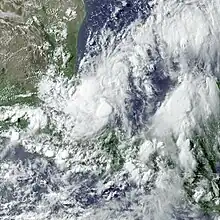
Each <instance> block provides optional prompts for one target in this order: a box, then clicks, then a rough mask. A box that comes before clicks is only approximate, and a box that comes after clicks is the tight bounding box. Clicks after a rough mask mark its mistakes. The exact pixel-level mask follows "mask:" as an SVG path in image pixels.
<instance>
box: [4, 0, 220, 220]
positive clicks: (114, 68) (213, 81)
mask: <svg viewBox="0 0 220 220" xmlns="http://www.w3.org/2000/svg"><path fill="white" fill-rule="evenodd" d="M123 2H124V1H123ZM137 3H138V1H137ZM145 3H146V8H148V9H149V8H151V11H150V13H149V16H148V18H147V19H146V20H142V19H141V18H137V19H136V20H135V21H134V22H132V23H131V24H130V25H129V26H128V27H124V28H123V29H122V30H121V31H119V32H118V33H115V32H114V31H112V30H109V29H108V28H107V29H106V28H105V27H104V28H103V29H102V30H101V31H100V32H99V35H98V36H94V38H95V39H94V38H93V37H92V38H91V39H88V41H87V45H86V46H87V47H88V53H86V54H85V56H84V57H83V58H82V60H81V62H80V65H79V77H72V78H71V79H68V78H67V77H65V75H62V74H61V75H58V74H57V63H56V62H55V63H53V62H52V63H50V65H49V66H48V68H47V70H46V74H44V75H43V76H42V77H41V78H40V82H39V83H38V87H37V89H38V91H37V97H38V98H39V99H40V100H41V102H40V104H39V105H38V106H37V107H36V106H31V107H30V106H27V105H22V104H20V105H15V106H12V107H11V106H5V107H2V108H1V121H4V122H5V123H7V125H8V127H4V128H3V129H2V131H1V136H2V146H1V154H0V156H1V157H0V158H1V163H2V166H1V170H0V171H1V175H0V176H1V181H0V184H1V185H0V186H1V194H0V195H1V197H2V201H3V202H2V206H1V210H0V211H1V215H2V216H3V217H4V218H5V219H10V218H11V219H38V220H39V219H91V220H94V219H109V220H111V219H113V220H115V219H132V220H133V219H152V220H167V219H169V220H172V219H184V220H185V219H186V220H187V219H189V220H191V219H195V220H196V219H215V217H216V219H217V218H218V217H219V213H218V211H219V202H220V197H219V174H218V170H217V168H216V167H217V166H216V165H217V163H219V161H220V158H219V155H220V153H219V138H218V136H219V113H220V112H219V110H220V109H219V104H220V103H219V102H220V101H219V88H218V86H217V80H218V78H219V50H218V47H219V40H220V35H219V30H218V23H219V17H220V11H219V8H220V3H219V1H218V0H209V1H207V0H202V1H189V0H187V1H184V0H183V1H181V2H180V1H176V0H166V1H165V0H164V1H163V0H154V1H149V2H148V3H149V5H147V4H148V3H147V2H145ZM109 19H111V17H110V18H109ZM56 33H57V34H58V35H59V33H60V32H56ZM62 33H63V32H62ZM61 35H62V34H61ZM62 36H63V35H62ZM64 36H65V32H64ZM94 40H95V41H96V44H95V45H96V46H97V48H96V47H92V50H89V49H90V48H91V46H93V45H94V44H93V42H94ZM94 50H97V51H95V52H96V53H94ZM59 51H60V50H57V53H58V52H59ZM57 53H55V55H54V56H53V58H54V59H57V57H56V54H57ZM94 54H95V55H94ZM18 119H20V120H21V119H23V120H24V119H25V120H26V121H27V124H26V127H16V122H17V121H20V120H18ZM213 152H214V153H213ZM8 216H9V217H8Z"/></svg>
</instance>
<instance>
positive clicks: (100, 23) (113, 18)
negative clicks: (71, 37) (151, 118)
mask: <svg viewBox="0 0 220 220" xmlns="http://www.w3.org/2000/svg"><path fill="white" fill-rule="evenodd" d="M84 2H85V9H86V17H85V19H84V22H83V24H82V26H81V28H80V31H79V35H78V44H77V45H78V46H77V49H78V59H77V64H79V62H80V60H81V58H82V57H83V56H84V54H85V53H86V52H87V51H86V41H87V39H88V36H89V34H90V35H91V36H94V35H97V34H98V32H99V31H100V30H101V29H102V28H105V29H111V30H112V31H115V32H120V31H121V30H122V29H123V28H126V27H127V26H128V25H130V24H131V23H132V22H133V21H135V20H136V19H137V18H140V19H143V20H145V19H147V17H148V16H149V14H150V6H149V5H148V3H147V2H149V1H147V0H124V1H123V0H84ZM116 8H117V9H118V10H117V13H115V11H116ZM94 46H95V45H94ZM77 66H78V65H77Z"/></svg>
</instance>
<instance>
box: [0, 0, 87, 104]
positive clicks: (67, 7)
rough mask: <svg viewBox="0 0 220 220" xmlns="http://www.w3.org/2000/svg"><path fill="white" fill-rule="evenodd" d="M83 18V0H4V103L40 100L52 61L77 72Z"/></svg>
mask: <svg viewBox="0 0 220 220" xmlns="http://www.w3.org/2000/svg"><path fill="white" fill-rule="evenodd" d="M83 19H84V3H83V0H10V1H8V0H2V1H0V42H1V43H0V106H3V105H13V104H15V103H20V102H22V103H27V104H34V103H36V102H37V101H38V99H37V97H36V95H35V92H36V83H37V82H38V80H39V78H40V76H41V75H42V73H45V70H46V68H47V66H48V64H53V65H54V66H55V67H56V70H57V73H58V74H63V75H65V76H67V77H72V76H73V74H74V72H75V62H76V55H77V37H78V31H79V28H80V25H81V23H82V21H83ZM27 93H32V95H31V96H28V97H23V98H21V97H20V96H18V95H20V94H27Z"/></svg>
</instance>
